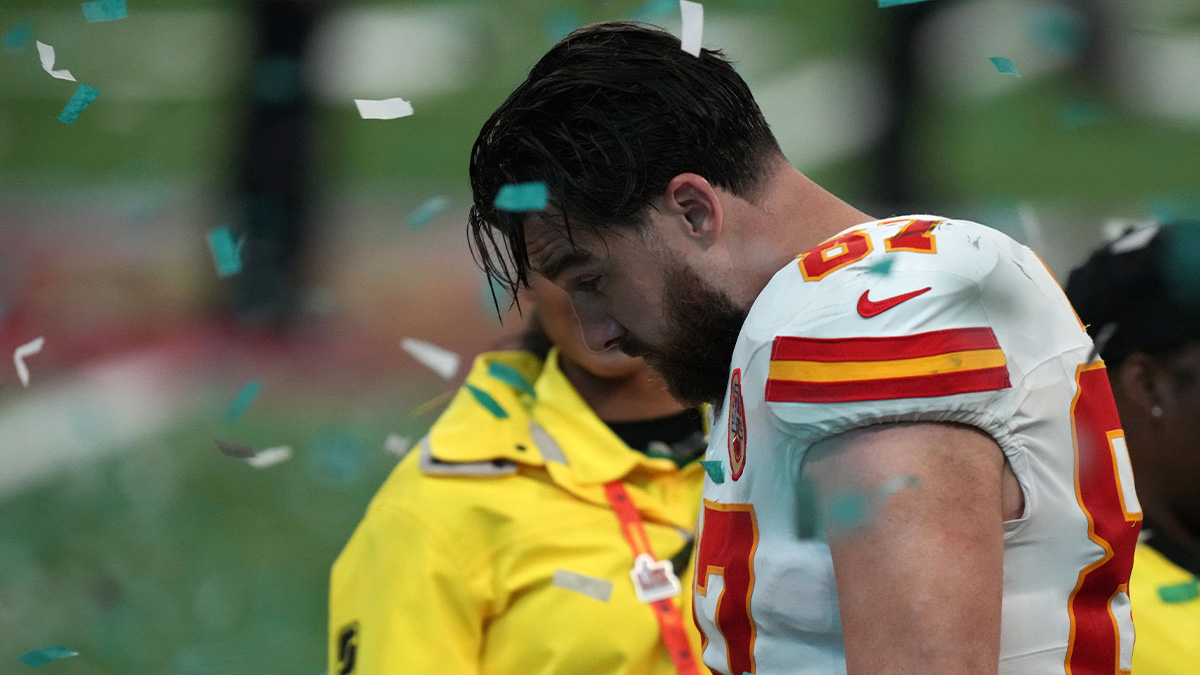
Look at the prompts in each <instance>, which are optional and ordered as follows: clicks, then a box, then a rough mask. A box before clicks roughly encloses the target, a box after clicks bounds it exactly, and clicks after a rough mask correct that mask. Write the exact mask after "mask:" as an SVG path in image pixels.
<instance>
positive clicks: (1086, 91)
mask: <svg viewBox="0 0 1200 675" xmlns="http://www.w3.org/2000/svg"><path fill="white" fill-rule="evenodd" d="M704 4H705V10H706V31H705V36H706V38H705V43H706V45H707V46H710V47H721V48H723V49H725V50H726V52H727V54H728V55H729V56H730V57H731V58H732V59H734V61H735V62H736V63H737V67H738V69H739V72H741V73H742V74H743V76H744V77H745V78H746V79H747V81H748V82H749V83H750V85H751V87H752V89H754V91H755V93H756V96H758V98H759V100H760V102H761V103H762V105H763V108H764V111H765V112H766V113H767V116H768V119H769V120H770V121H771V122H772V125H773V127H774V128H775V129H776V131H777V134H778V135H779V136H780V139H781V142H782V144H783V146H784V148H785V151H786V152H787V154H788V156H789V158H790V159H791V160H792V161H793V163H795V164H796V165H797V166H798V167H799V168H801V169H802V170H804V171H805V172H806V173H808V174H809V175H810V176H812V177H813V178H814V179H816V180H817V181H818V182H821V183H822V184H824V185H825V186H826V187H828V188H830V189H831V190H833V191H834V192H835V193H837V194H839V195H841V196H843V197H845V198H847V199H848V200H850V201H852V202H855V203H857V204H859V205H861V206H862V207H863V208H865V209H866V210H868V211H870V212H873V213H875V214H876V215H879V216H884V215H887V214H892V213H905V212H935V213H943V214H946V215H953V216H955V217H966V218H974V219H977V220H980V221H981V222H984V223H986V224H988V225H991V226H993V227H997V228H999V229H1002V230H1004V231H1006V232H1008V233H1009V234H1012V235H1013V236H1015V237H1017V238H1018V239H1021V240H1022V241H1025V242H1026V243H1029V244H1031V245H1033V246H1035V248H1037V249H1038V252H1039V253H1040V254H1041V255H1042V256H1043V257H1044V258H1045V259H1046V260H1047V262H1048V263H1049V264H1050V266H1051V267H1052V268H1053V269H1054V271H1055V272H1056V273H1057V274H1058V275H1059V277H1060V279H1062V278H1064V276H1065V273H1066V272H1067V271H1069V269H1070V268H1071V267H1072V266H1073V265H1074V264H1076V263H1077V262H1079V261H1080V260H1081V259H1082V258H1083V256H1084V255H1085V254H1086V252H1087V251H1088V250H1089V249H1090V248H1091V247H1093V246H1094V245H1096V244H1098V243H1099V242H1100V241H1101V240H1102V239H1103V238H1104V236H1105V233H1104V230H1105V227H1106V226H1108V229H1110V230H1112V229H1114V228H1118V227H1120V225H1121V223H1124V222H1129V221H1139V220H1144V219H1149V218H1153V217H1160V218H1161V217H1180V216H1186V215H1192V216H1196V215H1200V181H1198V180H1197V177H1198V176H1200V6H1198V5H1197V4H1196V3H1194V2H1190V1H1188V0H1086V1H1082V2H1078V1H1072V0H1061V1H1055V2H1049V1H1042V0H931V1H930V2H925V3H920V4H918V5H912V6H908V7H904V8H895V9H888V10H881V9H878V8H877V7H876V3H875V2H874V0H804V1H803V2H799V1H789V0H710V1H709V2H705V3H704ZM289 11H294V12H296V13H297V14H301V13H305V14H306V15H309V14H311V15H312V16H313V17H315V18H313V19H312V25H313V26H314V28H313V33H312V35H311V36H310V38H309V40H308V42H307V43H306V47H305V52H304V54H305V56H304V58H303V59H302V60H289V59H287V58H280V57H278V56H272V55H271V52H270V50H269V49H266V50H264V40H265V39H266V38H265V37H264V36H265V35H266V34H268V33H270V31H269V26H264V17H279V16H286V15H287V12H289ZM129 13H130V15H129V18H127V19H124V20H121V21H116V22H110V23H103V24H88V23H86V22H84V21H83V19H82V15H81V13H80V11H79V7H78V3H77V2H67V1H63V0H7V2H5V3H4V4H3V6H0V33H3V34H9V33H10V31H12V30H14V29H16V28H18V27H19V26H21V25H23V24H28V26H29V27H30V31H31V34H32V36H33V37H32V39H31V40H30V41H28V43H26V44H25V45H24V46H23V47H22V48H20V49H11V50H7V49H6V51H4V52H3V53H0V352H3V353H5V354H8V353H11V352H12V350H13V349H15V348H16V347H17V346H18V345H21V344H24V343H26V342H28V341H30V340H32V339H34V338H36V337H38V336H45V337H46V340H47V341H46V348H45V350H44V352H43V353H41V354H39V355H37V356H34V357H31V359H30V360H29V363H30V368H31V370H32V372H33V377H32V382H31V385H30V386H29V387H28V388H22V387H21V386H20V384H19V383H18V382H17V381H16V378H15V374H14V373H13V372H12V371H7V374H5V375H0V664H7V665H0V671H4V672H9V671H10V670H11V671H13V672H19V671H20V670H21V669H23V668H24V666H22V665H20V664H18V663H16V662H15V658H16V656H18V655H19V654H21V653H23V652H25V651H28V650H30V649H35V648H38V647H44V646H48V645H53V644H63V645H66V646H68V647H70V648H72V649H75V650H77V651H78V652H80V656H79V657H76V658H73V659H69V660H65V661H61V662H56V663H52V664H50V665H47V666H45V667H44V669H43V672H48V673H63V674H72V673H78V674H83V673H89V674H90V673H97V674H105V675H107V674H113V675H116V674H118V673H119V674H121V675H141V674H143V673H144V674H147V675H150V674H155V675H161V674H164V673H165V674H169V675H208V674H212V675H218V674H222V675H224V674H230V675H232V674H240V673H247V674H248V673H292V674H297V673H298V674H302V675H318V674H319V673H323V672H324V670H325V666H324V653H325V649H326V647H325V625H324V624H325V602H326V583H327V574H328V568H329V565H330V564H331V563H332V561H333V559H334V557H335V556H336V554H337V552H338V551H339V550H340V548H341V546H342V545H343V544H344V542H345V541H346V539H347V538H348V537H349V535H350V532H351V530H352V528H353V526H354V524H355V523H356V522H357V519H358V518H359V517H360V516H361V514H362V511H363V509H364V507H365V505H366V503H367V501H368V500H369V498H370V496H371V494H372V493H373V492H374V490H375V489H376V488H377V487H378V485H379V484H380V483H381V482H382V480H383V478H384V476H385V475H386V474H387V472H388V471H389V470H390V468H391V467H392V466H394V464H395V462H396V460H397V458H396V456H395V455H393V454H389V453H388V452H386V451H385V450H384V442H385V438H386V437H387V436H388V435H389V434H398V435H400V436H403V437H406V438H410V439H415V438H417V437H419V436H420V434H422V433H423V432H424V430H425V429H426V428H427V427H428V425H429V424H430V423H431V422H432V420H433V418H434V417H435V415H436V412H437V405H436V400H434V403H433V404H430V405H423V404H427V403H428V402H429V401H430V400H431V399H433V398H434V397H436V396H439V395H441V394H443V393H445V392H447V391H450V390H451V389H452V388H453V386H454V383H453V382H445V381H442V380H439V379H438V378H436V376H434V375H432V374H431V373H428V372H427V371H425V370H424V369H422V368H421V367H420V366H419V365H417V364H415V362H413V361H412V360H411V358H409V357H408V356H407V355H405V354H404V353H403V352H402V351H400V350H399V348H398V342H399V340H400V339H401V338H403V337H415V338H419V339H425V340H430V341H433V342H435V343H437V344H440V345H443V346H446V347H448V348H450V349H453V350H455V351H457V352H459V353H460V354H462V355H463V356H464V357H469V356H471V355H472V354H474V353H477V352H479V351H481V350H484V349H487V348H490V347H492V346H494V345H496V344H499V343H500V342H501V341H503V340H504V339H505V338H506V337H507V336H511V335H512V334H514V333H515V332H516V331H517V330H519V325H520V324H519V318H518V317H516V316H513V315H509V316H508V317H507V318H506V321H505V323H504V324H503V325H502V324H501V323H500V322H499V321H497V320H496V318H495V316H494V314H493V313H492V312H491V310H490V307H491V301H490V298H489V297H488V296H487V292H486V288H487V287H486V285H485V283H484V280H483V279H482V277H481V275H480V274H479V273H478V271H477V270H476V269H475V267H474V265H473V263H472V261H471V259H470V256H469V253H468V251H467V248H466V244H465V237H464V231H465V214H466V209H467V207H468V206H469V200H470V194H469V190H468V187H467V183H466V162H467V158H468V154H469V151H470V147H471V144H472V143H473V141H474V138H475V134H476V132H477V131H478V129H479V127H480V125H481V124H482V123H483V121H484V120H485V119H486V117H487V116H488V114H489V113H490V112H491V111H492V110H493V109H494V107H495V106H496V105H497V104H498V103H499V102H500V101H501V100H503V98H504V97H505V96H506V95H507V94H508V92H509V91H510V90H511V89H512V88H513V87H514V86H515V85H516V84H517V83H518V82H519V81H520V80H521V79H522V78H523V76H524V74H525V72H526V71H527V70H528V68H529V67H530V66H531V65H532V64H533V63H534V62H535V61H536V59H537V58H538V57H539V56H540V55H541V54H542V53H543V52H544V51H545V49H546V48H547V47H549V46H550V45H551V44H552V43H553V42H554V40H555V39H556V38H557V37H561V35H563V34H565V33H566V32H567V31H569V30H571V29H573V28H574V27H577V26H578V25H582V24H583V23H586V22H592V21H600V20H608V19H619V18H640V19H644V20H649V21H653V22H657V23H660V24H661V25H662V26H664V27H665V28H667V29H669V30H672V31H674V32H676V33H677V32H678V30H679V25H678V24H679V19H678V5H677V3H674V2H660V1H658V0H651V1H650V2H637V1H624V0H610V1H607V2H605V1H603V0H592V1H585V0H578V1H574V2H572V1H562V2H556V1H550V0H457V1H435V0H425V1H422V2H418V1H415V0H414V1H407V2H402V1H395V2H332V1H331V2H318V1H316V0H314V1H312V2H293V3H287V2H253V1H251V0H243V1H234V0H227V1H223V2H218V1H215V0H213V1H199V0H129ZM33 39H36V40H41V41H43V42H46V43H48V44H51V45H53V46H54V47H55V48H56V50H57V57H58V62H57V65H56V67H58V68H67V69H69V70H71V72H72V73H73V74H74V75H75V76H76V77H77V78H78V80H79V81H80V82H83V83H87V84H89V85H91V86H95V87H97V88H99V89H100V90H101V95H100V98H99V99H98V100H97V101H96V103H94V104H93V105H92V106H91V107H90V108H89V109H88V110H86V111H85V112H84V114H83V115H82V116H81V117H80V119H79V120H78V121H77V122H76V123H75V124H73V125H64V124H62V123H60V122H58V121H56V120H55V117H56V116H57V114H58V112H59V111H60V110H61V108H62V105H63V104H64V103H65V101H66V99H67V98H69V97H70V95H71V93H72V92H73V91H74V88H75V87H76V85H75V83H71V82H63V81H60V80H55V79H52V78H50V77H49V76H48V75H46V74H45V72H43V71H42V69H41V67H40V65H39V63H38V60H37V56H36V51H35V50H34V47H33V41H32V40H33ZM990 56H1005V57H1008V58H1012V59H1013V61H1014V62H1015V63H1016V64H1017V66H1018V67H1019V68H1020V69H1021V71H1022V77H1021V78H1013V77H1010V76H1004V75H1000V74H999V73H997V72H996V71H995V69H994V68H993V67H992V65H991V64H990V63H989V62H988V61H987V58H988V57H990ZM298 92H302V93H303V97H304V98H305V99H306V100H308V101H309V110H310V112H311V123H310V125H309V127H308V131H307V136H305V138H307V139H308V140H307V144H306V146H305V151H306V153H307V154H306V157H307V159H306V164H305V166H306V167H307V169H306V170H307V171H308V172H309V173H308V174H307V178H306V181H305V182H304V185H303V186H302V188H301V189H302V190H303V191H304V193H305V195H307V197H306V199H307V200H308V202H309V206H308V207H307V210H306V211H305V213H306V214H307V215H306V216H305V217H306V218H307V219H308V221H309V222H310V227H309V228H308V229H307V230H305V231H304V236H303V242H304V245H303V247H302V248H301V249H300V251H299V253H297V254H296V255H297V259H298V260H299V262H298V263H296V270H294V271H292V272H288V273H286V274H283V273H281V274H279V275H277V277H271V278H272V279H276V281H278V280H279V279H282V280H283V281H278V283H280V284H282V286H281V287H282V288H284V289H285V291H286V292H287V293H291V294H293V295H294V296H295V299H294V302H290V304H289V303H284V304H283V305H281V306H283V307H284V309H283V310H280V311H277V312H274V313H272V312H265V313H264V312H256V310H255V306H254V304H253V302H252V301H251V300H253V298H254V297H256V296H254V292H255V291H256V288H255V287H254V284H255V283H256V282H255V281H254V279H257V278H258V277H253V276H248V275H244V276H243V278H241V279H240V280H239V279H237V278H235V279H232V280H222V279H218V278H217V277H216V275H215V272H214V268H213V264H212V260H211V258H210V254H209V251H208V249H207V244H206V241H205V233H206V232H207V231H208V230H210V229H212V228H214V227H218V226H221V225H226V224H233V225H234V226H235V227H236V226H245V227H251V226H252V225H253V222H251V221H252V220H253V218H255V217H258V216H254V215H251V216H246V213H247V210H248V209H249V210H250V211H253V208H251V207H247V206H246V204H247V203H249V202H253V200H254V199H255V195H254V194H253V193H252V191H251V192H250V193H248V192H247V188H246V185H245V181H244V179H243V178H241V177H240V176H241V175H242V173H244V172H245V171H246V170H247V169H246V167H247V166H248V165H252V164H253V162H252V160H248V159H247V156H246V152H247V151H246V147H247V146H248V130H252V129H254V128H255V127H253V126H252V124H251V122H250V120H252V119H253V116H254V115H255V114H258V113H257V112H256V111H258V110H259V109H260V108H262V107H263V106H266V107H267V108H269V107H270V105H271V104H273V103H274V102H277V101H279V100H286V99H288V97H291V96H299V95H300V94H299V93H298ZM393 96H400V97H403V98H406V99H408V100H411V101H412V102H413V105H414V108H415V110H416V113H415V115H414V116H412V117H410V118H405V119H401V120H394V121H389V122H375V121H364V120H361V119H359V118H358V115H357V113H356V111H355V108H354V106H353V102H352V99H353V98H388V97H393ZM249 135H250V136H252V135H253V134H249ZM284 150H286V148H284ZM439 195H444V196H446V197H448V198H449V203H450V207H449V208H448V209H447V210H446V211H444V212H443V213H441V214H440V215H438V216H437V217H436V218H434V219H433V221H432V222H430V223H429V224H428V225H426V226H423V227H411V226H409V225H408V224H407V223H406V218H407V215H408V214H409V213H410V212H411V211H412V209H414V208H415V207H416V206H417V205H418V204H420V203H422V202H424V201H425V200H427V199H429V198H430V197H434V196H439ZM283 220H284V225H285V226H286V225H287V219H286V218H285V219H283ZM1031 220H1033V221H1035V222H1034V223H1033V224H1031V222H1030V221H1031ZM275 245H281V246H282V244H279V242H278V241H276V240H275V239H271V238H270V237H269V236H266V235H264V237H263V238H261V239H255V240H254V241H252V243H251V246H250V247H249V248H250V249H255V247H257V250H258V251H260V252H263V251H265V253H262V257H260V258H254V259H252V260H250V261H248V263H247V272H254V271H255V270H254V266H253V264H252V262H253V260H274V258H271V255H272V253H271V251H272V250H273V249H271V246H275ZM272 283H274V282H272ZM247 298H251V300H247ZM263 317H266V318H263ZM250 380H258V381H261V382H262V384H263V394H262V395H261V396H260V398H259V400H257V401H255V403H254V404H253V405H252V406H251V408H250V409H249V411H248V412H247V413H246V414H245V415H244V416H243V417H242V418H241V419H239V420H237V421H236V422H232V423H229V422H226V421H224V420H223V417H222V416H223V413H224V411H225V409H226V408H227V406H228V405H229V403H230V402H231V401H232V400H233V398H234V397H235V396H236V395H237V393H238V391H240V389H241V387H242V386H243V385H244V384H245V383H246V382H247V381H250ZM214 439H223V440H230V441H234V442H238V443H242V444H245V445H249V446H252V447H254V448H256V449H260V450H261V449H263V448H267V447H274V446H280V445H287V446H290V447H292V448H293V450H294V451H295V457H294V458H293V459H292V460H290V461H288V462H286V463H283V464H281V465H278V466H275V467H272V468H269V469H264V470H255V469H253V468H251V467H250V466H248V465H246V464H244V463H242V462H239V461H237V460H234V459H232V458H229V457H225V456H223V455H221V454H219V453H218V452H217V451H216V448H215V446H214V444H213V441H214Z"/></svg>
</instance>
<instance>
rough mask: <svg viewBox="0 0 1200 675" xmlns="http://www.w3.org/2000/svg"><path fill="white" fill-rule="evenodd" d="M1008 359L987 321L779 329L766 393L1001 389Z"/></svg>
mask: <svg viewBox="0 0 1200 675" xmlns="http://www.w3.org/2000/svg"><path fill="white" fill-rule="evenodd" d="M1010 386H1011V384H1010V383H1009V380H1008V364H1007V361H1006V360H1005V358H1004V352H1003V351H1001V349H1000V343H999V342H997V341H996V334H995V333H993V332H992V329H991V328H956V329H951V330H939V331H933V332H929V333H920V334H918V335H905V336H901V337H883V338H844V339H836V340H822V339H816V338H801V337H787V336H780V337H776V338H775V343H774V345H773V346H772V349H771V371H770V374H769V375H768V379H767V391H766V398H767V400H768V401H780V402H795V403H843V402H847V401H881V400H885V399H896V398H929V397H933V396H949V395H952V394H964V393H969V392H977V391H992V390H995V389H1007V388H1008V387H1010Z"/></svg>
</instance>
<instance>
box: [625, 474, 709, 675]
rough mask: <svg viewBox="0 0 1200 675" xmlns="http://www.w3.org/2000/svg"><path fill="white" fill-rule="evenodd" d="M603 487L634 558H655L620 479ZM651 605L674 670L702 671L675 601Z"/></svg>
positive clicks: (690, 674)
mask: <svg viewBox="0 0 1200 675" xmlns="http://www.w3.org/2000/svg"><path fill="white" fill-rule="evenodd" d="M604 491H605V493H607V494H608V503H609V504H611V505H612V510H613V512H614V513H616V514H617V520H618V521H619V522H620V523H621V533H622V534H624V535H625V540H626V541H627V542H629V548H630V549H631V550H632V551H633V557H634V559H635V560H636V559H637V558H638V557H639V556H643V555H648V556H650V557H651V558H653V557H654V551H652V550H651V548H650V538H649V537H647V536H646V528H645V526H643V525H642V515H641V514H640V513H638V510H637V507H636V506H634V504H633V500H632V499H630V497H629V492H627V491H626V490H625V486H624V485H623V484H621V481H613V482H611V483H606V484H605V485H604ZM650 606H651V607H653V608H654V618H655V619H656V620H657V621H658V629H659V633H661V635H662V641H663V644H664V645H666V647H667V653H668V654H670V655H671V662H672V663H674V664H675V672H676V673H678V674H679V675H700V667H699V666H698V665H697V664H696V657H695V656H693V655H692V649H691V647H690V645H689V644H688V639H687V633H686V632H684V629H683V616H682V614H681V613H680V612H679V607H677V606H676V605H675V601H674V600H672V599H670V598H666V599H664V600H657V601H655V602H651V603H650Z"/></svg>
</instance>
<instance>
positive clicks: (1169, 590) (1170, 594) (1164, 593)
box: [1158, 579, 1200, 605]
mask: <svg viewBox="0 0 1200 675" xmlns="http://www.w3.org/2000/svg"><path fill="white" fill-rule="evenodd" d="M1158 597H1160V598H1162V601H1163V602H1166V603H1170V604H1172V605H1177V604H1179V603H1181V602H1190V601H1192V600H1195V599H1196V598H1200V580H1197V579H1192V580H1191V581H1189V582H1187V583H1183V584H1174V585H1172V586H1159V587H1158Z"/></svg>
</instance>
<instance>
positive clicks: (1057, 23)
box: [1033, 7, 1087, 54]
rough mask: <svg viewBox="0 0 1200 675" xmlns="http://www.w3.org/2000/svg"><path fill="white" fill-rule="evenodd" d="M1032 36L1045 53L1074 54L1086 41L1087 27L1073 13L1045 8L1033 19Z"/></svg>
mask: <svg viewBox="0 0 1200 675" xmlns="http://www.w3.org/2000/svg"><path fill="white" fill-rule="evenodd" d="M1033 35H1034V39H1035V40H1037V43H1038V44H1039V45H1040V46H1042V47H1043V48H1045V49H1046V51H1049V52H1053V53H1055V54H1074V53H1075V52H1077V51H1079V50H1080V49H1082V48H1083V45H1084V43H1085V42H1086V41H1087V25H1086V24H1085V23H1084V20H1083V18H1082V17H1081V16H1079V14H1078V13H1077V12H1075V11H1072V10H1069V9H1065V8H1062V7H1045V8H1043V9H1041V10H1039V11H1038V13H1037V15H1036V16H1035V17H1034V24H1033Z"/></svg>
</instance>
